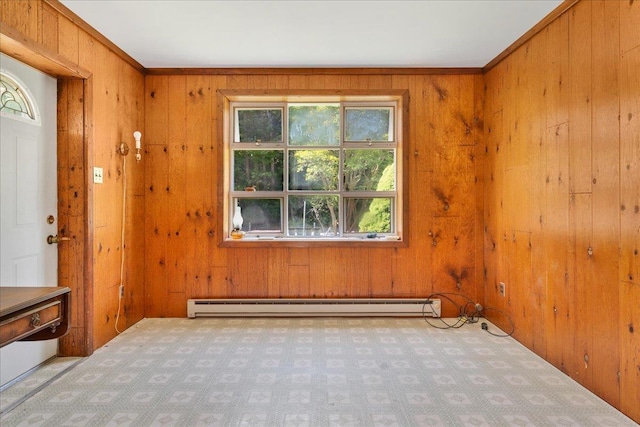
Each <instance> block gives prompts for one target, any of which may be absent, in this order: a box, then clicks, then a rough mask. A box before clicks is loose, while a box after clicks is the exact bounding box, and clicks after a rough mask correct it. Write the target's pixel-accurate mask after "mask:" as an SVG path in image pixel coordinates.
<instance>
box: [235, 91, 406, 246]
mask: <svg viewBox="0 0 640 427" xmlns="http://www.w3.org/2000/svg"><path fill="white" fill-rule="evenodd" d="M398 108H399V105H398V101H385V102H380V101H367V100H366V98H364V99H363V100H359V101H358V102H353V101H350V102H341V101H339V100H336V101H333V102H332V101H322V102H309V101H308V100H305V102H264V103H262V102H251V103H249V102H231V103H230V107H229V113H230V114H229V119H230V122H231V123H230V127H229V129H230V131H229V133H230V135H229V136H228V141H229V162H230V165H229V168H228V173H229V178H228V179H229V188H228V190H229V191H228V193H227V194H228V197H229V199H228V207H229V209H228V211H227V215H226V218H227V219H226V220H227V221H228V226H227V229H228V230H232V229H233V228H238V224H235V225H234V222H233V218H234V215H235V217H236V218H238V214H240V215H241V217H242V227H241V228H242V231H244V232H245V236H246V237H247V238H251V237H256V238H263V237H267V238H269V237H273V238H286V239H323V238H324V239H340V238H349V237H359V238H369V239H376V238H388V237H387V236H390V237H389V238H395V236H397V235H398V234H399V231H400V230H399V226H400V221H399V210H400V209H401V203H400V202H401V200H400V199H399V197H400V195H401V191H400V188H399V187H400V186H401V180H400V179H399V177H398V171H399V168H398V153H399V148H400V147H401V134H402V132H401V131H400V129H401V128H400V127H399V123H398V116H399V115H398Z"/></svg>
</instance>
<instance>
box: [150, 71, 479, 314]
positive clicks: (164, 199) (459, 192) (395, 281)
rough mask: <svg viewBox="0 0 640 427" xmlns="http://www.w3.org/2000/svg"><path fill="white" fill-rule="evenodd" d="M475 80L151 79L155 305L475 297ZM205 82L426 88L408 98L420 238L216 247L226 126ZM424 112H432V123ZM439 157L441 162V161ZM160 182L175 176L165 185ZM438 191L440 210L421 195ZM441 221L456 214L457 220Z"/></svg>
mask: <svg viewBox="0 0 640 427" xmlns="http://www.w3.org/2000/svg"><path fill="white" fill-rule="evenodd" d="M185 81H186V87H185ZM478 81H481V79H480V80H478V79H477V78H476V77H474V76H456V75H443V76H435V77H434V76H420V75H413V76H402V77H398V78H396V77H395V76H391V75H374V76H367V75H347V76H341V75H331V76H324V75H322V74H318V75H295V74H293V75H269V76H248V75H228V76H215V77H208V76H198V75H194V76H188V77H187V76H180V75H175V76H149V77H148V79H147V81H146V95H147V96H146V100H147V104H146V114H145V121H146V126H147V127H148V128H149V131H148V132H147V134H148V135H147V138H148V139H149V140H150V144H156V143H162V144H165V145H166V150H167V153H165V154H163V152H162V151H163V150H164V148H163V150H158V149H155V148H147V149H148V150H150V151H151V152H150V153H149V154H148V157H149V161H148V162H147V171H146V183H145V188H146V198H145V203H146V208H145V210H146V221H147V222H146V236H147V237H146V245H145V247H146V248H147V252H146V254H147V263H146V264H147V266H146V274H145V279H146V281H147V289H148V292H147V298H148V310H149V311H148V312H151V313H153V315H154V316H167V315H181V314H182V313H184V310H185V308H184V307H183V306H174V305H184V304H183V302H185V301H186V299H188V298H192V297H195V296H196V295H197V296H199V297H204V296H206V292H211V293H212V294H213V295H216V296H227V297H251V296H260V297H274V298H277V297H284V296H287V295H290V296H301V297H369V296H374V297H383V296H384V297H389V296H396V295H397V296H405V297H407V296H425V295H428V294H429V293H431V292H433V291H438V290H444V289H447V290H457V291H461V292H465V293H468V294H469V295H470V296H471V297H474V298H475V297H476V291H475V265H476V262H477V260H476V259H475V256H476V253H477V252H476V251H477V250H478V249H477V248H478V247H481V242H478V241H477V240H476V237H475V236H476V230H475V229H474V227H475V226H476V223H477V222H478V221H477V219H476V216H477V215H480V211H478V210H477V206H476V193H475V191H476V177H475V173H476V168H477V167H478V166H477V165H476V163H477V161H478V160H477V159H476V158H475V155H474V152H475V145H476V143H477V141H478V140H481V138H482V133H481V129H482V128H481V124H480V123H479V121H478V119H477V118H476V116H477V115H479V114H478V112H477V111H478V109H479V108H478V105H482V101H481V100H478V99H477V97H482V96H483V93H482V90H477V88H476V84H478ZM208 82H209V83H210V85H211V86H210V90H211V91H212V92H213V91H214V90H219V89H267V88H265V87H264V86H260V85H267V86H269V88H278V89H287V88H289V89H296V90H305V89H313V88H317V87H324V88H325V89H334V88H335V89H358V88H359V89H367V88H369V89H376V90H379V89H382V90H384V89H391V88H400V89H402V88H404V89H409V90H410V91H414V92H415V93H416V94H417V95H416V96H411V105H410V107H409V112H410V119H411V127H410V129H411V133H410V135H407V136H405V144H406V149H408V150H410V152H413V151H414V150H415V152H416V153H417V155H414V156H413V157H412V158H411V160H410V162H409V163H408V164H407V165H405V167H407V168H409V176H410V180H409V186H410V189H411V191H412V195H411V198H410V200H408V204H409V206H410V209H411V212H412V217H413V218H416V220H414V221H412V222H411V223H410V224H409V225H408V233H409V234H410V237H411V242H412V244H411V246H410V247H409V248H399V249H398V250H395V249H387V248H385V249H365V248H357V249H356V248H353V249H350V248H288V249H286V250H285V249H283V250H276V249H274V248H267V247H265V248H260V247H252V248H244V249H237V248H234V249H226V248H219V247H217V246H216V245H215V242H217V238H216V240H215V242H214V241H213V240H212V239H210V238H209V235H208V234H207V232H209V231H210V228H209V227H211V229H212V228H213V225H214V224H215V222H214V221H217V218H215V219H214V218H209V217H208V216H206V213H205V212H207V211H208V210H210V211H211V212H218V208H219V203H220V202H221V201H220V200H214V199H213V196H214V194H219V193H218V192H219V184H218V183H217V182H215V181H214V180H215V179H216V177H217V176H218V175H217V171H218V168H219V167H220V165H219V161H220V160H219V159H217V158H215V156H217V155H216V154H215V153H216V152H217V150H213V148H214V147H217V145H218V144H220V143H221V142H220V141H219V140H218V138H219V137H220V132H219V126H220V125H221V124H220V123H218V120H219V116H218V113H217V110H216V109H214V108H213V104H212V101H211V100H210V99H209V97H210V95H209V86H208ZM256 85H257V86H256ZM165 86H166V87H165ZM185 106H186V109H185ZM168 111H170V115H168V113H167V112H168ZM421 115H428V117H429V121H426V120H424V119H423V118H422V117H421ZM208 121H213V125H212V126H211V127H208V126H206V123H207V122H208ZM414 124H415V126H413V125H414ZM152 127H153V129H152ZM478 129H480V132H479V131H478ZM164 139H166V140H167V142H166V143H164V142H163V141H164ZM151 147H153V145H151ZM434 155H436V156H437V157H438V159H439V160H437V162H436V163H435V164H436V165H437V167H436V169H434V162H433V160H432V159H433V158H434ZM434 172H435V173H434ZM163 180H164V181H166V183H164V182H163V184H161V186H160V187H159V186H158V185H159V182H160V181H163ZM200 183H204V185H201V184H200ZM165 185H166V186H168V188H169V191H166V188H165ZM436 187H437V188H436ZM151 188H153V190H150V189H151ZM159 188H160V189H159ZM433 194H444V195H445V196H444V197H445V199H446V201H447V203H448V206H447V207H446V209H445V208H444V205H442V203H441V201H438V204H439V205H438V206H437V207H436V206H434V205H435V202H434V201H432V199H431V198H430V197H424V196H427V195H433ZM413 195H415V196H416V197H414V196H413ZM441 199H442V197H441ZM443 200H444V199H443ZM168 206H171V209H167V207H168ZM198 212H199V215H200V218H199V219H197V218H196V217H197V215H198ZM414 213H415V215H413V214H414ZM194 215H195V216H194ZM440 217H443V219H441V218H440ZM444 217H449V218H450V220H449V222H450V224H449V222H447V220H446V219H444ZM443 221H444V222H443ZM163 222H164V224H162V223H163ZM445 222H447V224H445ZM434 225H435V227H436V228H437V230H435V232H436V233H441V234H442V236H443V239H444V241H445V242H443V247H442V250H440V251H438V253H437V255H435V254H434V251H433V249H431V248H432V239H431V238H430V237H429V236H428V233H429V231H432V229H435V228H434ZM165 227H166V230H161V229H162V228H165ZM176 233H179V236H178V235H176ZM185 233H186V234H185ZM193 248H198V249H193ZM196 276H197V277H196ZM204 276H206V277H210V279H208V280H210V283H208V282H207V283H204V282H203V280H205V279H204ZM436 276H437V278H436ZM453 276H455V278H454V277H453ZM216 282H217V283H216ZM220 282H224V283H220ZM445 282H446V283H445ZM456 285H457V286H456ZM225 289H226V290H225ZM168 294H176V295H168ZM177 294H180V295H182V297H178V295H177ZM167 297H169V298H167ZM163 304H164V305H163ZM170 305H171V306H170Z"/></svg>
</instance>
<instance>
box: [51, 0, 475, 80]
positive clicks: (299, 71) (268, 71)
mask: <svg viewBox="0 0 640 427" xmlns="http://www.w3.org/2000/svg"><path fill="white" fill-rule="evenodd" d="M47 1H51V0H47ZM145 72H146V74H147V75H171V76H179V75H215V76H217V75H221V76H229V75H254V76H256V75H315V74H320V75H338V74H339V75H357V76H365V75H374V76H375V75H467V74H482V68H147V69H145Z"/></svg>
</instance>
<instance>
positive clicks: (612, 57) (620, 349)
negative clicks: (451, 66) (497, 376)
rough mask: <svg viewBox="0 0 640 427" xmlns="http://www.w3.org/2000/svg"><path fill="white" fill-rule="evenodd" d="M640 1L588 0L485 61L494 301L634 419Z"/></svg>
mask: <svg viewBox="0 0 640 427" xmlns="http://www.w3.org/2000/svg"><path fill="white" fill-rule="evenodd" d="M637 3H638V2H633V1H606V0H604V1H581V2H578V3H576V5H575V6H573V7H572V8H571V9H570V10H568V11H567V12H566V13H565V14H563V15H562V16H560V17H559V18H558V19H556V20H555V21H554V22H552V23H551V24H549V26H548V27H547V28H546V29H545V30H543V31H542V32H540V33H539V34H538V35H536V36H535V37H534V38H532V39H531V40H530V41H528V42H527V43H525V44H524V45H523V46H522V47H521V48H519V49H518V50H516V51H515V52H513V53H512V54H511V55H510V56H509V57H507V58H505V60H503V61H502V62H501V63H499V64H498V65H497V66H495V67H493V68H492V69H491V70H490V71H488V73H487V74H486V75H485V84H486V85H487V93H486V97H485V116H486V117H487V123H488V126H487V128H486V129H485V135H486V151H485V156H484V168H485V173H484V178H485V182H484V193H485V195H484V201H485V209H484V218H485V239H484V241H485V256H484V260H485V266H486V269H487V272H486V274H485V290H486V292H487V293H486V295H485V301H486V303H487V305H489V306H491V305H492V304H495V305H497V306H498V307H501V308H503V309H504V310H505V311H506V312H507V313H508V314H509V315H510V316H511V317H512V319H513V321H514V323H515V325H516V334H515V336H516V337H517V338H518V339H519V340H521V342H523V343H524V344H525V345H527V346H528V347H529V348H532V349H533V350H535V351H536V352H538V354H540V355H541V356H543V357H545V358H546V359H547V360H549V361H550V362H551V363H553V364H554V365H555V366H557V367H558V368H560V369H562V370H563V371H564V372H566V373H567V374H568V375H570V376H571V377H572V378H574V379H576V380H577V381H579V382H580V383H581V384H583V385H584V386H586V387H587V388H589V389H590V390H592V391H593V392H595V393H596V394H597V395H598V396H600V397H602V398H603V399H605V400H606V401H607V402H609V403H611V404H612V405H614V406H615V407H618V408H621V409H622V410H623V411H624V412H625V413H626V414H628V415H630V416H632V417H633V418H634V420H636V421H638V420H639V419H640V416H639V415H638V411H637V409H636V407H637V400H638V378H639V377H640V371H638V369H637V365H638V351H639V350H638V346H639V344H638V342H639V341H638V340H637V339H635V335H633V334H637V332H635V328H634V325H633V323H634V320H635V321H636V322H637V319H635V318H636V317H637V316H636V315H635V314H636V313H637V307H638V304H640V301H639V300H638V293H637V292H636V288H637V283H638V281H637V280H638V274H639V272H638V264H639V262H638V260H639V257H638V247H640V240H639V237H640V225H639V224H640V209H637V208H636V206H638V205H640V174H639V170H640V138H639V137H638V135H640V125H639V123H640V122H639V121H638V117H640V101H638V100H639V99H640V80H639V78H638V76H639V75H640V73H639V72H638V70H639V69H640V53H639V52H640V48H639V47H637V46H638V45H639V39H638V37H639V34H640V33H638V30H637V29H638V28H640V13H639V12H638V11H639V10H640V8H639V7H638V4H637ZM497 112H501V114H500V115H498V114H497ZM498 117H499V118H500V120H498ZM498 135H501V136H502V138H500V137H499V136H498ZM500 141H501V142H502V144H501V143H500ZM523 193H524V194H523ZM503 240H504V242H503ZM523 241H528V242H529V245H530V247H529V248H527V245H526V244H525V243H524V242H523ZM505 244H506V245H507V247H508V249H509V251H508V252H509V255H508V257H504V255H501V254H500V252H501V251H502V252H503V253H504V250H503V247H504V245H505ZM505 274H506V275H507V276H508V278H509V280H508V282H507V283H506V284H507V298H506V299H505V298H501V297H499V296H497V291H496V282H499V281H500V280H502V278H503V277H505ZM634 285H636V286H635V287H634ZM505 300H508V304H505ZM612 313H618V314H619V315H618V314H614V315H613V316H612ZM489 314H491V313H489ZM532 315H533V316H532ZM491 317H492V318H495V320H496V321H499V319H498V318H499V316H498V315H497V314H495V315H492V316H491ZM632 367H633V368H632ZM632 401H633V402H635V403H631V402H632ZM632 407H633V409H631V408H632Z"/></svg>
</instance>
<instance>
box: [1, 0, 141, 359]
mask: <svg viewBox="0 0 640 427" xmlns="http://www.w3.org/2000/svg"><path fill="white" fill-rule="evenodd" d="M0 22H1V25H2V26H3V34H5V33H8V32H10V33H12V34H14V33H15V34H18V35H19V37H20V43H17V44H16V46H18V45H19V46H18V47H22V50H20V51H19V52H17V51H16V50H15V49H14V48H15V46H13V45H11V46H8V45H3V46H1V47H2V49H3V52H4V50H5V49H11V51H8V52H5V53H7V54H9V55H12V56H15V57H16V58H17V59H19V60H22V61H24V62H27V63H30V64H32V65H34V66H36V67H38V66H39V65H40V64H42V63H43V58H44V63H46V61H49V62H53V63H56V64H60V63H62V64H63V65H64V67H66V68H67V69H70V70H72V71H73V68H74V67H73V65H74V64H77V65H78V67H81V68H82V69H83V70H87V71H88V73H89V74H90V75H89V77H88V78H86V79H84V80H75V79H73V78H71V79H68V78H67V77H60V76H59V84H58V89H59V91H58V115H59V120H58V177H59V189H58V194H59V208H58V214H59V217H60V224H59V234H61V235H65V236H71V237H72V240H71V241H70V242H69V244H68V245H67V243H66V242H63V243H61V245H60V251H59V252H60V262H59V264H60V265H59V285H60V286H69V287H70V288H71V289H72V308H73V309H72V316H73V317H72V328H71V333H70V334H69V335H67V336H66V337H65V338H63V339H62V340H61V352H62V354H64V355H80V356H84V355H88V354H91V352H93V350H94V349H96V348H99V347H101V346H102V345H104V344H105V343H106V342H108V341H109V340H110V339H112V338H113V337H114V336H115V335H116V330H115V327H114V321H115V316H116V313H117V311H118V287H119V284H120V254H121V251H122V247H121V243H120V235H121V225H122V203H123V197H122V193H123V179H124V170H123V165H122V157H121V156H120V155H119V154H116V148H117V147H118V145H119V144H120V143H121V142H126V143H127V144H128V145H129V146H130V147H132V146H133V145H134V141H133V136H132V134H133V131H134V130H140V131H142V132H143V135H144V127H143V125H144V117H143V112H144V92H143V90H144V77H143V73H142V69H141V67H139V68H138V67H135V66H133V65H132V61H130V60H126V58H124V59H123V57H122V55H121V54H116V53H114V52H117V51H118V49H117V48H115V47H113V46H108V45H105V44H104V43H103V39H102V38H101V37H99V36H97V35H96V34H94V33H90V32H88V31H86V30H87V26H86V24H84V23H83V22H81V20H79V19H78V18H77V17H75V16H74V15H73V14H72V13H70V12H69V11H68V10H66V8H65V7H64V6H62V5H61V4H59V3H58V2H57V1H55V0H47V1H44V0H0ZM24 46H27V47H28V48H27V49H24ZM64 67H63V68H64ZM45 71H49V70H48V69H45ZM82 77H86V76H85V75H83V76H82ZM143 161H144V160H143ZM127 162H128V164H127V181H128V182H127V197H126V200H127V218H126V224H127V227H126V229H127V233H126V237H125V242H126V243H125V248H126V255H127V257H126V258H127V261H126V266H125V280H124V283H125V294H126V295H125V298H124V299H123V304H122V307H121V319H120V323H119V329H120V330H124V329H126V327H128V326H129V325H132V324H134V323H135V322H137V321H138V320H140V319H141V318H142V317H144V293H143V280H144V278H143V270H142V268H141V264H142V262H141V260H143V259H144V227H143V226H142V223H143V221H144V210H143V209H144V202H143V199H144V169H143V168H144V166H143V164H136V163H135V160H134V157H133V155H132V154H129V156H128V157H127ZM93 166H99V167H102V168H104V184H101V185H94V184H93V183H92V179H91V177H92V174H93ZM65 245H66V246H65Z"/></svg>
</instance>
